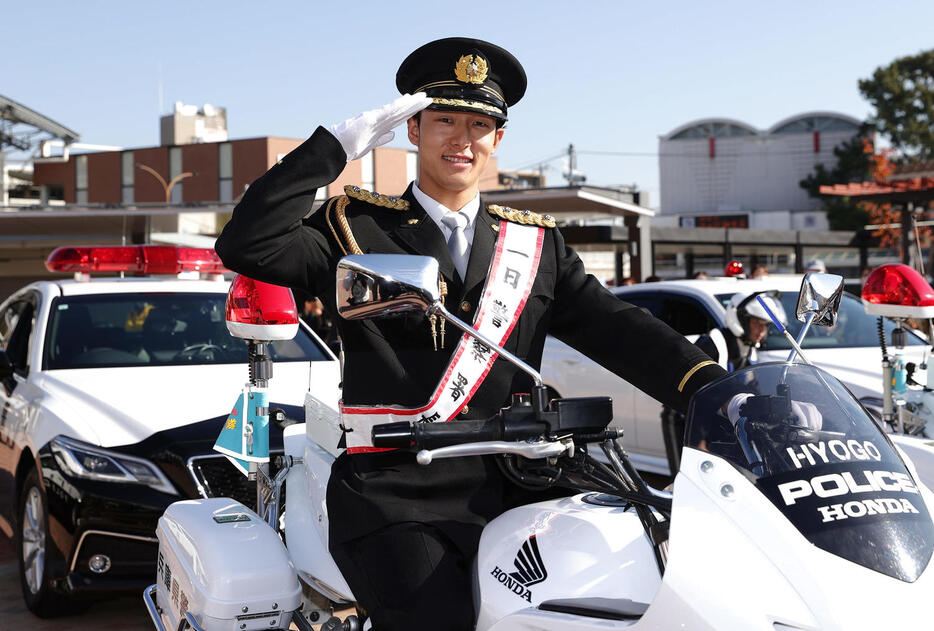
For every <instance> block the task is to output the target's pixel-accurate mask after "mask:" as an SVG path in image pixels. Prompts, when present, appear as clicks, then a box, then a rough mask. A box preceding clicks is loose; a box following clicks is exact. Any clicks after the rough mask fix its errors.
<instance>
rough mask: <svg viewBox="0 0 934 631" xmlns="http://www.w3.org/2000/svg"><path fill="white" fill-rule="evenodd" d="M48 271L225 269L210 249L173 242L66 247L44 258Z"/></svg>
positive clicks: (154, 271)
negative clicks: (183, 245) (171, 243)
mask: <svg viewBox="0 0 934 631" xmlns="http://www.w3.org/2000/svg"><path fill="white" fill-rule="evenodd" d="M45 268H46V269H47V270H49V271H50V272H75V273H83V274H90V273H92V272H127V273H130V274H179V273H181V272H202V273H205V274H222V273H223V272H226V271H227V270H226V269H225V268H224V264H223V263H221V260H220V257H218V256H217V252H215V251H214V250H213V249H212V248H189V247H181V246H174V245H105V246H76V247H71V246H66V247H61V248H57V249H56V250H55V251H54V252H52V253H51V254H50V255H49V258H47V259H46V261H45Z"/></svg>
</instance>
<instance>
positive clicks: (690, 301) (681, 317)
mask: <svg viewBox="0 0 934 631" xmlns="http://www.w3.org/2000/svg"><path fill="white" fill-rule="evenodd" d="M801 279H802V277H801V276H797V275H795V276H770V277H767V278H763V279H738V278H723V279H709V280H677V281H662V282H657V283H642V284H639V285H630V286H627V287H619V288H616V289H614V290H613V292H614V293H615V294H616V295H617V296H618V297H619V298H620V299H621V300H625V301H626V302H630V303H632V304H634V305H636V306H639V307H643V308H645V309H648V310H649V311H650V312H651V313H652V314H653V315H654V316H656V317H658V318H660V319H661V320H663V321H664V322H665V323H666V324H668V325H669V326H671V327H672V328H674V329H675V330H676V331H678V332H679V333H681V334H682V335H685V336H686V337H687V338H688V339H689V340H691V341H694V340H696V339H697V337H698V336H700V335H702V334H704V333H707V332H708V331H710V330H711V329H713V328H717V327H722V326H725V313H726V311H725V305H726V304H727V303H728V302H729V300H730V298H731V297H732V296H733V295H734V294H735V293H743V294H750V293H753V292H756V291H763V290H767V289H777V290H779V291H781V292H782V306H783V307H784V308H785V312H786V314H787V315H788V319H789V322H788V329H789V331H790V332H791V333H792V335H794V336H796V337H797V333H798V331H799V330H800V327H801V323H799V322H798V321H797V320H796V319H795V315H794V314H795V306H796V304H797V298H798V291H799V289H800V286H801ZM893 328H894V324H893V323H892V322H891V321H889V320H886V321H885V322H884V329H885V336H886V342H887V343H889V342H890V340H891V330H892V329H893ZM803 348H804V350H805V352H806V353H807V357H808V359H810V360H811V361H812V362H813V363H815V364H816V365H818V366H820V367H821V368H824V369H825V370H827V371H828V372H830V373H831V374H833V375H834V376H835V377H837V378H838V379H839V380H840V381H842V382H843V383H844V384H845V385H846V386H847V387H848V388H849V389H850V390H851V391H852V392H853V394H854V395H856V397H857V398H859V399H864V400H866V401H867V402H873V400H878V399H879V397H880V396H881V392H882V353H881V350H880V347H879V334H878V329H877V318H876V317H875V316H870V315H867V314H866V312H865V310H864V309H863V306H862V304H861V302H860V300H859V298H857V297H856V296H853V295H850V294H844V296H843V301H842V303H841V305H840V312H839V315H838V319H837V324H836V325H835V326H834V327H833V328H830V329H828V328H818V327H813V328H812V330H811V331H809V332H808V335H807V337H806V338H805V340H804V345H803ZM927 349H928V345H927V342H925V341H924V340H923V339H922V338H921V337H920V336H918V335H916V334H914V333H911V332H909V334H908V346H907V347H906V348H905V356H906V359H907V361H910V362H914V363H915V364H916V365H920V364H921V363H922V361H923V360H924V358H925V356H926V354H927ZM790 350H791V345H790V344H789V343H788V341H787V340H786V339H785V337H784V336H783V335H781V334H780V333H779V332H778V331H777V330H776V329H775V327H774V326H770V327H769V334H768V336H767V337H766V338H765V340H763V342H762V345H761V348H760V351H759V361H760V362H766V361H785V360H786V359H787V358H788V354H789V352H790ZM542 376H543V378H544V380H545V383H546V384H547V385H548V386H549V388H551V390H552V393H553V394H554V395H556V396H562V397H581V396H595V395H610V396H612V397H613V416H614V425H616V426H618V427H622V428H623V429H624V430H625V437H624V439H623V442H624V444H625V445H626V448H627V451H628V452H629V454H630V456H631V458H632V460H633V462H634V463H635V464H636V466H637V467H639V468H640V469H642V470H644V471H648V472H652V473H659V474H663V475H668V474H670V469H669V465H668V458H667V456H666V452H665V442H664V439H663V436H662V427H661V409H662V406H661V403H659V402H658V401H656V400H655V399H653V398H651V397H650V396H648V395H646V394H644V393H643V392H641V391H639V390H637V389H636V388H634V387H633V386H631V385H630V384H629V383H627V382H626V381H623V380H622V379H620V378H619V377H617V376H616V375H614V374H613V373H611V372H609V371H608V370H606V369H604V368H603V367H601V366H599V365H598V364H596V363H595V362H593V361H591V360H590V359H588V358H586V357H584V356H583V355H581V354H580V353H578V352H577V351H575V350H574V349H572V348H570V347H569V346H567V345H566V344H564V343H562V342H560V341H559V340H556V339H554V338H550V337H549V338H548V340H547V342H546V343H545V354H544V358H543V360H542Z"/></svg>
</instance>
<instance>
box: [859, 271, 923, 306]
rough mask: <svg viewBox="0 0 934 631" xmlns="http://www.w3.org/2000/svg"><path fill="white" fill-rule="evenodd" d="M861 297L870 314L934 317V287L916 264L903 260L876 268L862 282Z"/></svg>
mask: <svg viewBox="0 0 934 631" xmlns="http://www.w3.org/2000/svg"><path fill="white" fill-rule="evenodd" d="M862 298H863V307H864V308H865V309H866V313H868V314H869V315H881V316H887V317H889V318H921V319H924V318H931V317H934V288H932V287H931V286H930V285H929V284H928V282H927V281H926V280H924V278H923V277H922V276H921V274H919V273H918V272H916V271H915V270H914V269H913V268H911V267H909V266H907V265H902V264H900V263H888V264H886V265H882V266H880V267H877V268H876V269H874V270H873V271H872V273H871V274H869V276H868V277H867V278H866V282H865V283H864V284H863V295H862Z"/></svg>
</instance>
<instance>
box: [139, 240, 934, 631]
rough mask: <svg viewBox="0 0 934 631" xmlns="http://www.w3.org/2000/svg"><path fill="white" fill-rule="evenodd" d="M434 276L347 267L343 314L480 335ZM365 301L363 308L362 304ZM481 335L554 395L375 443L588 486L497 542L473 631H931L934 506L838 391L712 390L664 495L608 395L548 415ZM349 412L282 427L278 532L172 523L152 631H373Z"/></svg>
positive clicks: (740, 382)
mask: <svg viewBox="0 0 934 631" xmlns="http://www.w3.org/2000/svg"><path fill="white" fill-rule="evenodd" d="M436 265H437V264H436V263H435V262H434V261H433V260H431V259H427V260H426V259H424V258H421V257H397V256H388V255H365V256H352V257H347V258H345V259H344V260H343V261H342V262H341V264H340V266H339V276H340V277H341V278H340V279H339V287H343V288H344V291H345V293H344V294H340V293H339V304H340V305H341V307H340V309H341V311H342V315H344V317H349V318H357V317H373V316H376V315H385V314H388V313H393V312H400V311H406V310H408V311H411V310H413V309H418V310H422V311H426V312H428V313H432V314H436V315H439V316H441V317H444V318H445V319H447V320H448V321H449V322H451V323H452V324H453V325H454V326H457V327H458V328H460V329H461V330H463V331H465V332H467V333H468V334H471V335H478V334H477V333H476V332H474V331H473V330H472V329H471V328H470V327H469V326H467V325H465V324H463V323H461V322H459V321H457V320H456V319H455V318H453V317H452V316H450V314H448V313H447V312H445V311H444V308H443V306H442V305H441V303H440V301H439V299H438V292H437V280H436V279H437V277H438V276H437V266H436ZM841 285H842V279H840V278H839V277H830V276H828V275H809V276H808V277H806V279H805V282H804V283H803V284H802V293H801V296H800V298H799V309H798V316H799V318H804V317H805V316H807V317H808V319H809V320H810V321H812V322H813V323H815V324H818V325H820V324H829V323H832V322H833V321H834V318H835V311H834V309H835V305H838V304H839V292H840V291H841V289H842V287H841ZM361 287H362V288H363V289H364V291H356V292H355V293H354V299H353V300H351V299H350V296H349V294H347V293H346V292H347V291H349V288H357V289H360V288H361ZM340 291H341V290H339V292H340ZM341 296H344V297H345V298H347V300H346V303H345V302H343V301H342V300H341ZM478 337H479V339H480V341H481V342H482V343H484V344H488V345H490V347H491V348H493V349H494V350H495V351H496V352H497V353H499V354H500V355H501V356H502V357H503V358H504V359H506V360H507V361H512V362H514V363H515V364H516V365H517V366H519V367H520V368H522V369H523V370H526V371H528V372H529V373H530V374H532V375H533V377H534V378H535V379H536V383H537V384H539V386H538V387H537V388H536V389H535V390H534V391H533V393H532V396H531V400H526V399H517V400H515V401H514V402H513V405H512V406H510V407H509V408H506V409H504V410H502V412H501V413H500V414H499V415H498V416H496V417H494V418H492V419H489V420H487V421H483V422H457V423H450V424H436V425H433V424H420V425H415V426H413V425H409V424H408V423H393V424H389V425H383V426H377V427H375V428H374V431H373V434H374V435H373V439H374V444H375V445H377V446H385V447H400V448H414V449H416V450H418V455H417V458H418V461H419V462H421V463H425V464H427V463H429V462H432V461H433V460H438V459H441V458H445V457H453V456H465V455H480V454H500V455H501V457H502V458H503V459H504V461H505V463H504V464H505V467H504V468H505V470H507V471H511V472H512V474H513V475H514V476H516V478H517V479H519V480H521V482H522V483H523V484H538V485H541V486H548V485H551V484H554V483H555V482H556V481H559V480H560V481H561V483H562V484H564V485H568V484H570V485H572V486H574V487H576V488H578V489H580V491H581V492H580V493H579V494H578V495H576V496H573V497H568V498H564V499H558V500H549V501H545V502H541V503H537V504H532V505H528V506H523V507H519V508H515V509H513V510H510V511H508V512H506V513H504V514H503V515H501V516H500V517H498V518H497V519H495V520H493V521H492V522H490V523H489V524H488V525H487V526H486V528H485V529H484V531H483V534H482V537H481V541H480V546H479V552H478V556H477V560H476V566H475V568H476V581H475V593H474V598H475V603H476V610H477V620H476V625H477V628H478V629H482V630H486V629H493V630H497V631H499V630H503V631H505V630H513V629H515V630H520V629H555V630H558V629H560V630H561V631H568V630H581V631H583V630H597V629H603V630H605V629H633V630H634V631H635V630H642V629H645V630H649V629H651V630H661V629H692V630H707V629H710V630H713V629H743V630H744V631H745V630H750V631H756V630H761V631H796V630H797V631H804V630H808V631H815V630H818V629H820V630H823V631H828V630H832V629H839V630H843V629H846V630H847V631H853V630H859V629H867V630H869V629H874V630H875V629H882V628H886V629H888V628H897V629H914V628H921V627H922V626H924V625H925V623H927V621H928V619H929V617H930V613H931V607H930V605H929V603H928V600H927V597H929V596H930V595H931V594H932V593H934V570H931V569H929V568H928V566H929V564H930V560H931V556H932V552H934V522H932V518H931V514H930V512H929V507H930V506H934V497H932V494H931V492H930V491H929V490H928V489H927V488H926V487H924V486H923V485H920V484H918V483H917V481H916V480H917V474H916V472H915V470H914V467H913V465H912V464H911V462H910V461H909V460H908V459H907V458H905V457H904V456H903V455H902V453H901V452H900V451H899V450H898V449H897V448H896V447H894V446H893V444H892V443H891V442H890V440H889V439H888V438H887V437H886V435H885V434H884V433H883V432H882V431H881V430H880V429H879V427H878V426H877V425H876V423H875V422H873V420H872V418H871V417H870V415H869V414H868V413H867V412H866V410H865V409H864V408H863V407H862V406H861V405H860V404H859V403H858V402H857V401H856V400H855V399H854V398H853V396H852V394H851V393H850V392H849V391H848V390H847V389H846V388H845V387H844V386H843V385H841V384H840V382H839V381H837V380H836V379H835V378H833V377H832V376H830V375H829V374H828V373H825V372H824V371H822V370H820V369H818V368H815V367H813V366H811V365H808V364H801V363H791V362H789V363H774V364H761V365H757V366H754V367H752V368H749V369H746V370H744V371H740V372H737V373H733V374H731V375H728V376H726V377H724V378H723V379H721V380H719V381H717V382H714V383H711V384H709V385H707V386H706V387H704V388H703V389H701V390H700V391H698V392H697V394H696V395H695V396H694V398H693V400H692V402H691V405H690V409H689V412H688V417H687V426H686V435H685V448H684V454H683V456H682V461H681V468H680V470H679V472H678V475H677V477H676V478H675V482H674V490H673V493H671V494H667V493H663V492H660V491H656V490H654V489H651V488H650V487H648V486H647V485H646V484H645V482H643V480H642V479H641V477H640V476H639V475H638V474H637V473H636V472H635V470H634V469H633V467H632V465H631V463H630V462H629V460H628V458H627V456H626V454H625V452H624V451H623V449H622V447H621V446H620V444H619V442H618V441H617V440H616V439H617V438H618V436H617V432H615V431H613V430H608V429H607V426H608V424H609V422H610V420H611V417H612V411H611V405H610V401H609V399H608V398H599V397H598V398H590V399H565V400H556V401H552V402H551V403H550V404H547V405H546V403H545V393H544V388H543V387H541V379H540V377H538V375H537V373H535V371H533V370H532V369H531V368H529V367H528V366H526V365H525V364H523V363H522V362H521V361H519V360H518V359H516V358H514V357H512V356H511V355H510V354H509V353H507V352H506V351H504V350H502V349H501V348H499V347H497V346H496V345H494V344H492V342H490V341H489V340H487V339H485V338H483V336H478ZM793 341H794V340H793ZM738 394H743V395H744V399H745V401H744V403H743V405H742V406H741V407H740V409H739V415H738V416H737V415H731V416H732V420H730V419H729V418H728V415H727V414H725V413H724V410H726V409H727V406H726V403H727V402H729V401H731V400H734V399H735V397H736V395H738ZM793 401H800V402H809V403H812V404H813V405H814V406H816V408H817V409H818V410H819V411H820V413H821V416H822V418H823V422H822V424H821V426H820V428H819V429H815V428H814V427H813V426H812V427H810V428H809V427H807V426H801V425H799V424H798V421H797V418H796V416H795V415H794V414H793V405H792V402H793ZM334 414H335V413H334V412H333V411H332V410H330V408H327V407H326V406H323V405H321V404H320V402H315V401H313V400H309V401H308V405H306V423H305V424H304V425H293V426H291V427H287V428H286V431H285V452H286V455H285V456H284V457H283V458H281V459H280V462H279V463H278V464H279V465H280V470H279V473H278V474H277V475H275V476H272V475H267V474H265V473H264V472H262V471H260V473H259V474H258V478H259V479H260V480H261V481H263V480H265V482H264V483H263V484H261V485H260V486H261V491H260V493H259V496H260V501H259V506H258V508H259V512H260V513H261V514H262V517H260V516H258V515H257V514H256V513H254V512H253V511H251V510H249V509H247V508H246V507H245V506H243V505H242V504H239V503H237V502H235V501H233V500H228V499H223V498H214V499H206V500H192V501H184V502H178V503H176V504H173V505H172V506H171V507H170V508H169V509H168V510H167V511H166V513H165V515H164V516H163V517H162V518H161V519H160V522H159V528H158V537H159V543H160V549H159V568H158V574H157V582H156V584H155V585H153V586H151V587H150V588H149V589H148V590H146V592H145V593H144V599H145V601H146V604H147V607H148V608H149V611H150V614H151V615H152V618H153V622H154V624H155V626H156V628H157V629H159V630H160V631H163V630H166V629H173V630H178V629H186V628H191V629H196V630H204V631H213V630H215V629H225V630H228V629H229V630H244V631H249V630H253V629H287V628H289V625H290V623H292V624H294V625H295V626H296V627H298V628H299V629H302V630H305V629H310V628H311V624H312V623H321V624H322V627H321V628H322V629H328V630H332V629H343V630H347V631H351V630H356V629H360V628H366V624H367V623H366V621H365V613H364V612H354V598H353V594H352V593H351V591H350V589H349V587H348V586H347V584H346V582H345V581H344V579H343V577H342V576H341V574H340V572H339V570H338V569H337V566H336V565H335V563H334V561H333V560H332V559H331V557H330V555H329V553H328V547H327V533H328V520H327V510H326V506H325V488H326V484H327V478H328V475H329V472H330V464H331V462H332V461H333V458H334V455H333V453H332V451H333V450H329V446H330V445H334V444H336V434H335V433H334V431H335V430H334V429H333V428H334V427H336V425H334V424H333V420H328V418H329V417H333V415H334ZM595 447H597V449H594V448H595ZM598 452H599V453H602V456H601V457H599V458H598V457H594V456H595V454H596V453H598ZM283 480H285V485H286V488H287V489H288V498H287V504H286V508H287V510H286V511H285V514H284V519H282V520H280V519H279V516H278V511H277V505H278V497H279V486H280V485H281V483H282V481H283ZM282 522H284V529H283V530H284V532H282V533H281V535H283V537H282V538H280V532H279V526H280V525H281V524H282ZM283 539H284V541H285V544H284V543H283ZM286 544H287V546H286ZM340 610H345V611H346V610H349V612H350V613H351V614H352V615H348V616H346V617H345V618H344V619H343V620H342V619H341V618H339V617H338V616H335V615H334V614H335V613H337V612H339V611H340ZM357 614H359V615H357Z"/></svg>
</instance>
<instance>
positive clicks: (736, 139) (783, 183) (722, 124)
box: [658, 112, 860, 229]
mask: <svg viewBox="0 0 934 631" xmlns="http://www.w3.org/2000/svg"><path fill="white" fill-rule="evenodd" d="M859 130H860V121H859V120H857V119H855V118H853V117H852V116H847V115H846V114H839V113H836V112H806V113H802V114H797V115H795V116H791V117H789V118H786V119H784V120H781V121H779V122H777V123H775V124H774V125H772V126H771V127H770V128H768V129H766V130H759V129H756V128H755V127H753V126H752V125H749V124H748V123H745V122H743V121H738V120H733V119H728V118H706V119H701V120H696V121H691V122H689V123H685V124H684V125H680V126H679V127H676V128H675V129H673V130H672V131H671V132H669V133H667V134H665V135H663V136H661V137H660V138H659V143H658V144H659V172H660V173H659V175H660V188H661V191H660V192H661V213H662V215H671V214H678V215H681V216H685V215H736V214H752V213H755V212H757V211H789V212H790V213H797V212H806V211H815V210H817V209H819V208H820V207H821V202H820V201H819V200H816V199H812V198H810V197H808V194H807V192H806V191H805V190H804V189H802V188H801V187H800V186H799V182H800V181H801V180H803V179H804V178H805V177H807V176H808V174H810V173H811V172H813V170H814V167H815V165H817V164H818V163H823V164H824V165H825V166H826V167H827V168H828V169H830V168H833V166H834V165H835V164H836V158H835V157H834V155H833V149H834V147H836V146H837V145H839V144H840V143H842V142H845V141H846V140H849V139H850V138H852V137H853V136H854V135H855V134H857V133H858V132H859ZM812 216H813V213H812ZM751 223H752V222H750V224H751ZM811 223H812V225H811V226H807V225H803V226H795V225H790V226H787V227H786V229H787V228H792V229H795V228H798V229H800V228H806V227H814V228H822V227H825V226H826V223H824V225H823V226H821V225H814V224H813V222H811ZM750 227H753V226H751V225H750ZM762 227H765V226H762ZM774 227H779V226H774Z"/></svg>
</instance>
